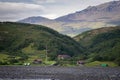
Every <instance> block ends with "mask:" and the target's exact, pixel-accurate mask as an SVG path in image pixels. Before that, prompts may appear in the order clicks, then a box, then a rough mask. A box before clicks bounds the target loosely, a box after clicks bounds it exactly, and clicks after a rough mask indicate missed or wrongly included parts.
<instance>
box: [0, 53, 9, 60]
mask: <svg viewBox="0 0 120 80" xmlns="http://www.w3.org/2000/svg"><path fill="white" fill-rule="evenodd" d="M7 57H8V55H6V54H4V53H0V61H1V60H4V59H7Z"/></svg>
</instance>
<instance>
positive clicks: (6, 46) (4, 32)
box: [0, 22, 84, 62]
mask: <svg viewBox="0 0 120 80" xmlns="http://www.w3.org/2000/svg"><path fill="white" fill-rule="evenodd" d="M46 49H47V52H48V58H49V59H50V60H55V59H56V58H57V55H59V54H66V55H70V56H75V55H79V54H81V53H83V50H84V49H83V47H82V46H80V45H79V44H78V43H77V42H76V41H75V40H73V39H72V38H70V37H68V36H65V35H62V34H60V33H58V32H56V31H54V30H53V29H50V28H47V27H45V26H41V25H32V24H25V23H13V22H0V56H3V55H6V56H8V57H7V58H5V59H2V60H1V59H0V62H1V61H3V60H4V61H5V60H6V59H7V61H8V59H9V58H13V56H14V57H15V58H14V59H15V60H16V59H18V58H20V59H21V58H22V60H24V59H25V60H26V58H27V60H28V61H33V59H39V58H43V57H45V54H46ZM14 59H12V60H13V61H14ZM43 59H45V58H43ZM10 60H11V59H10ZM22 60H20V61H22ZM8 62H9V61H8Z"/></svg>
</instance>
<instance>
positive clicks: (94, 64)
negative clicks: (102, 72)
mask: <svg viewBox="0 0 120 80" xmlns="http://www.w3.org/2000/svg"><path fill="white" fill-rule="evenodd" d="M102 64H107V65H108V66H109V67H117V66H118V65H117V64H115V63H114V62H109V61H103V62H101V61H94V62H90V63H87V64H85V66H88V67H91V66H102Z"/></svg>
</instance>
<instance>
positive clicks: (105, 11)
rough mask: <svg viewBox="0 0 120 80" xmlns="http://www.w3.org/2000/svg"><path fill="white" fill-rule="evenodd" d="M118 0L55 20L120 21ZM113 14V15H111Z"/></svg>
mask: <svg viewBox="0 0 120 80" xmlns="http://www.w3.org/2000/svg"><path fill="white" fill-rule="evenodd" d="M119 13H120V1H112V2H108V3H104V4H101V5H98V6H89V7H88V8H86V9H84V10H82V11H78V12H76V13H73V14H69V15H66V16H63V17H59V18H57V19H56V20H57V21H63V22H76V21H78V22H112V21H114V20H119V21H120V14H119ZM113 15H114V16H113Z"/></svg>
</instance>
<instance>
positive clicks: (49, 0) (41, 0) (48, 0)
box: [33, 0, 56, 4]
mask: <svg viewBox="0 0 120 80" xmlns="http://www.w3.org/2000/svg"><path fill="white" fill-rule="evenodd" d="M33 2H34V3H36V4H46V3H47V4H49V3H55V2H56V0H33Z"/></svg>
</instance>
